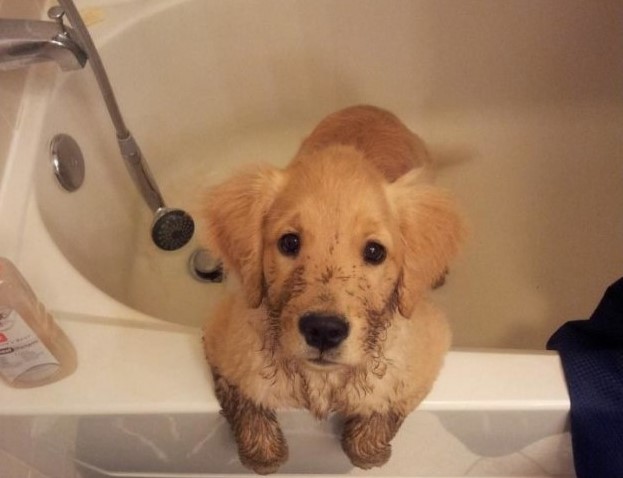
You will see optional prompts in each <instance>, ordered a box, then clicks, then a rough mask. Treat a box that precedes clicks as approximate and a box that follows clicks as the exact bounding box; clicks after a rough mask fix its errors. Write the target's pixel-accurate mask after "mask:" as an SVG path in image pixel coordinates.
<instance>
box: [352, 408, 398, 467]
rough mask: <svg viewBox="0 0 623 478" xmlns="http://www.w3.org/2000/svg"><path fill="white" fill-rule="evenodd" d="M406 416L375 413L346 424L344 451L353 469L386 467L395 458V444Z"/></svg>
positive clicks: (359, 416) (353, 419) (355, 418)
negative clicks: (394, 439)
mask: <svg viewBox="0 0 623 478" xmlns="http://www.w3.org/2000/svg"><path fill="white" fill-rule="evenodd" d="M403 419H404V415H402V414H399V413H388V414H381V413H373V414H371V415H369V416H361V415H355V416H351V417H347V418H346V421H345V422H344V433H343V435H342V449H343V450H344V453H346V455H347V456H348V458H350V461H351V463H352V464H353V465H355V466H357V467H359V468H363V469H364V470H368V469H370V468H373V467H375V466H383V465H384V464H385V463H387V461H388V460H389V458H390V457H391V455H392V447H391V445H390V444H389V442H390V441H391V440H392V438H393V437H394V435H395V434H396V432H397V431H398V429H399V428H400V425H401V424H402V421H403Z"/></svg>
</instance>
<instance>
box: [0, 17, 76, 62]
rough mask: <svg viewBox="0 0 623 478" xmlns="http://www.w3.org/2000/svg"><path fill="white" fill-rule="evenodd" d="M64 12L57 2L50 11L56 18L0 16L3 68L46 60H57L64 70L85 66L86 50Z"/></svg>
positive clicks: (0, 54)
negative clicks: (40, 18) (68, 23)
mask: <svg viewBox="0 0 623 478" xmlns="http://www.w3.org/2000/svg"><path fill="white" fill-rule="evenodd" d="M63 14H64V11H63V9H62V8H60V7H58V6H57V7H52V8H50V10H49V11H48V17H49V18H50V19H52V20H54V21H41V20H21V19H20V20H12V19H4V18H0V70H14V69H17V68H22V67H25V66H29V65H32V64H34V63H40V62H44V61H55V62H56V63H58V65H59V66H60V67H61V69H62V70H63V71H68V70H77V69H80V68H82V67H84V65H85V63H86V61H87V54H86V53H85V51H84V49H83V48H82V47H81V46H80V44H79V43H78V42H77V41H76V40H75V36H74V32H73V30H72V29H71V28H68V27H66V26H65V24H64V23H63Z"/></svg>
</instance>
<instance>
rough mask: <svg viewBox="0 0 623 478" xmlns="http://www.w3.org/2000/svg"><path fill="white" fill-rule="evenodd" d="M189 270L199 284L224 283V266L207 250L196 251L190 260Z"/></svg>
mask: <svg viewBox="0 0 623 478" xmlns="http://www.w3.org/2000/svg"><path fill="white" fill-rule="evenodd" d="M188 270H189V271H190V275H192V276H193V277H194V278H195V279H197V280H198V281H199V282H223V279H224V278H225V273H224V272H223V264H222V263H221V262H220V261H217V260H216V259H214V257H213V256H212V255H211V254H210V253H209V252H208V251H207V250H205V249H196V250H195V252H193V253H192V254H191V255H190V257H189V258H188Z"/></svg>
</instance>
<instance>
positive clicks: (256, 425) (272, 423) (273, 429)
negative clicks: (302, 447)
mask: <svg viewBox="0 0 623 478" xmlns="http://www.w3.org/2000/svg"><path fill="white" fill-rule="evenodd" d="M254 415H255V416H247V417H246V419H245V420H244V421H243V422H241V423H240V426H236V427H234V433H235V435H236V442H237V443H238V455H239V456H240V461H241V462H242V464H243V465H244V466H246V467H247V468H250V469H251V470H253V471H255V472H256V473H258V474H260V475H268V474H270V473H274V472H276V471H277V470H278V469H279V467H280V466H281V465H283V464H284V463H285V462H286V461H287V460H288V444H287V442H286V440H285V437H284V436H283V432H282V431H281V428H279V424H278V423H277V421H276V419H274V416H265V415H264V416H262V415H261V414H254Z"/></svg>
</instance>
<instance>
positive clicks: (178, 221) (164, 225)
mask: <svg viewBox="0 0 623 478" xmlns="http://www.w3.org/2000/svg"><path fill="white" fill-rule="evenodd" d="M194 232H195V223H194V221H193V218H192V217H190V214H188V213H187V212H186V211H182V210H181V209H173V208H168V207H162V208H160V209H158V210H157V211H156V215H155V216H154V222H153V223H152V226H151V238H152V240H153V241H154V244H156V246H158V247H159V248H160V249H162V250H165V251H175V250H177V249H180V248H182V247H184V246H185V245H186V244H188V241H190V239H191V238H192V237H193V233H194Z"/></svg>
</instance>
